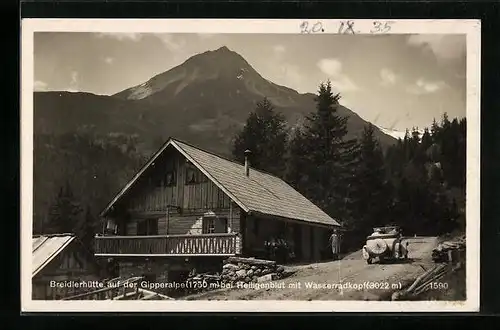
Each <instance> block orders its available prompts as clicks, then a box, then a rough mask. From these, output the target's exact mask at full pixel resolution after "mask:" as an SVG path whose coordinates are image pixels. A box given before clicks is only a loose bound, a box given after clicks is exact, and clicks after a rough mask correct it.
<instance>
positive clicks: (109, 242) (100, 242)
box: [95, 233, 241, 256]
mask: <svg viewBox="0 0 500 330" xmlns="http://www.w3.org/2000/svg"><path fill="white" fill-rule="evenodd" d="M240 250H241V246H240V239H239V236H237V234H227V233H224V234H203V235H155V236H96V237H95V254H96V256H120V255H121V256H134V255H138V256H139V255H158V256H203V255H212V256H214V255H220V256H231V255H237V254H240Z"/></svg>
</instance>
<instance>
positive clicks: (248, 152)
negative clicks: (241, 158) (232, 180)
mask: <svg viewBox="0 0 500 330" xmlns="http://www.w3.org/2000/svg"><path fill="white" fill-rule="evenodd" d="M251 153H252V152H251V151H250V150H248V149H247V150H245V175H246V176H249V175H250V162H249V160H248V157H249V156H250V154H251Z"/></svg>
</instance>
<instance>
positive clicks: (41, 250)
mask: <svg viewBox="0 0 500 330" xmlns="http://www.w3.org/2000/svg"><path fill="white" fill-rule="evenodd" d="M32 258H33V259H32V263H33V272H32V299H34V300H36V299H39V300H57V299H62V298H64V297H67V296H70V295H74V294H78V293H80V292H84V291H88V290H89V289H92V288H88V287H85V286H79V287H75V286H71V285H62V286H60V285H55V284H64V283H81V282H84V283H87V284H88V283H89V282H93V281H99V280H100V276H101V269H100V267H99V265H98V264H97V263H96V261H95V258H94V256H93V255H92V254H91V253H90V251H88V250H87V249H86V248H85V247H84V246H83V245H82V244H81V243H80V241H78V239H77V238H76V237H75V236H74V235H73V234H53V235H39V236H33V239H32Z"/></svg>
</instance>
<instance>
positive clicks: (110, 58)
mask: <svg viewBox="0 0 500 330" xmlns="http://www.w3.org/2000/svg"><path fill="white" fill-rule="evenodd" d="M114 61H115V59H114V58H112V57H106V58H105V59H104V62H106V63H107V64H113V62H114Z"/></svg>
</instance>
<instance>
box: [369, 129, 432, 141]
mask: <svg viewBox="0 0 500 330" xmlns="http://www.w3.org/2000/svg"><path fill="white" fill-rule="evenodd" d="M377 127H378V128H379V129H380V130H381V131H382V132H383V133H385V134H387V135H390V136H392V137H393V138H395V139H404V137H405V134H406V131H399V130H395V129H390V128H385V127H382V126H377ZM408 131H409V132H410V133H411V130H408ZM418 132H419V133H420V136H422V134H424V130H423V129H419V130H418Z"/></svg>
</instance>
